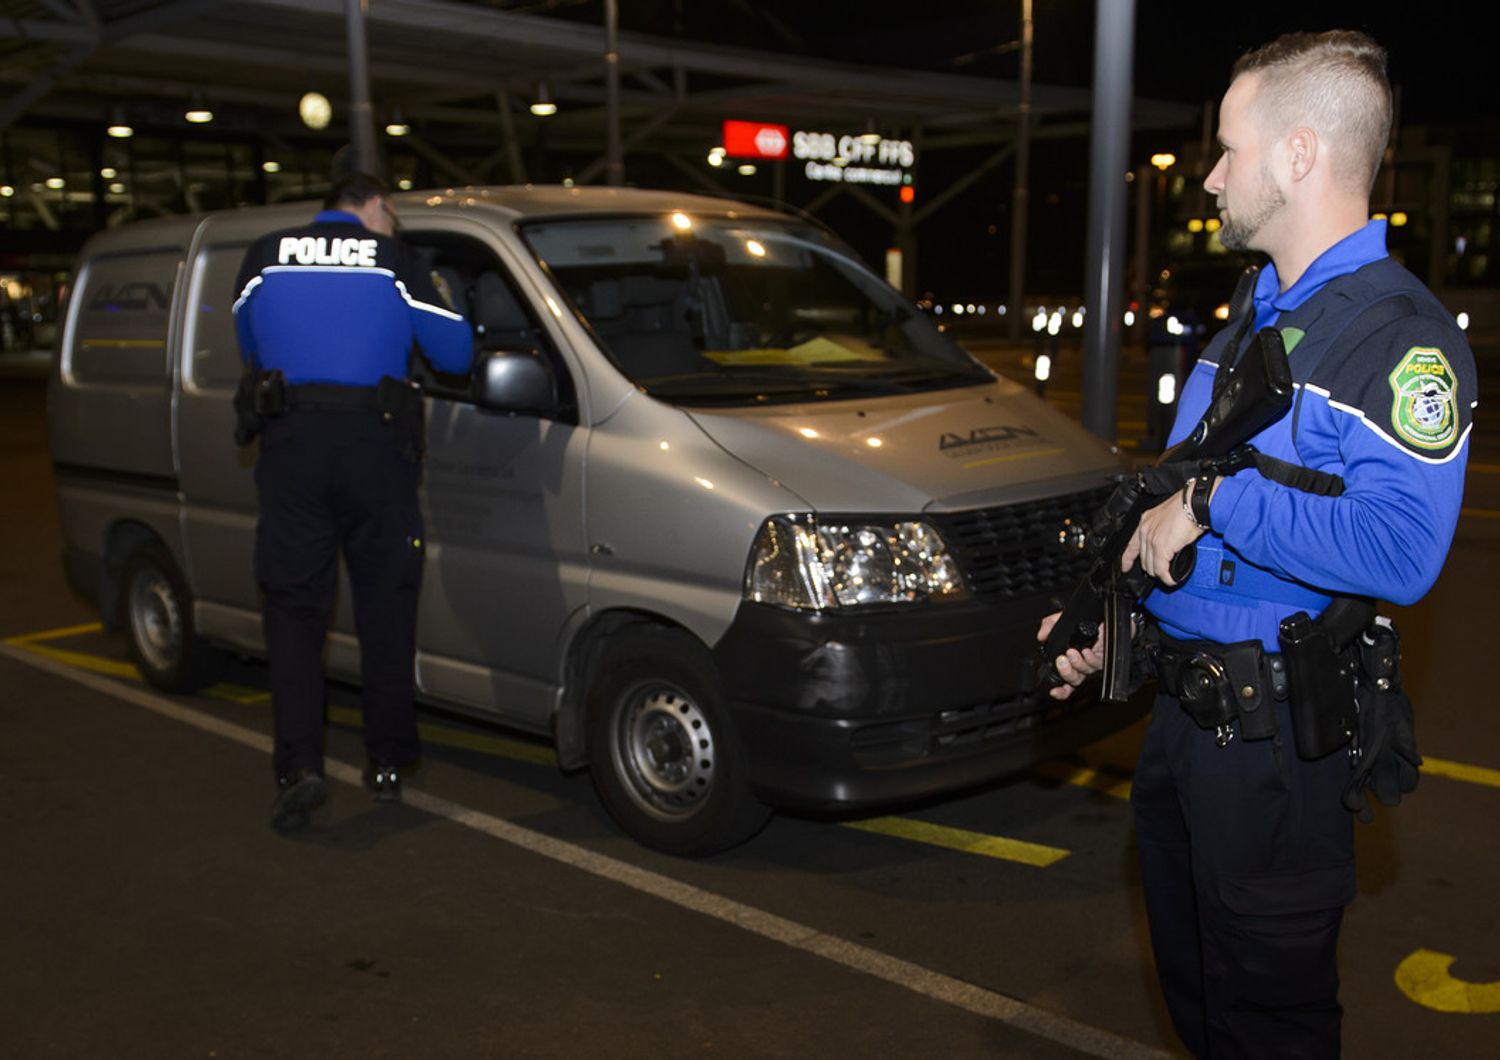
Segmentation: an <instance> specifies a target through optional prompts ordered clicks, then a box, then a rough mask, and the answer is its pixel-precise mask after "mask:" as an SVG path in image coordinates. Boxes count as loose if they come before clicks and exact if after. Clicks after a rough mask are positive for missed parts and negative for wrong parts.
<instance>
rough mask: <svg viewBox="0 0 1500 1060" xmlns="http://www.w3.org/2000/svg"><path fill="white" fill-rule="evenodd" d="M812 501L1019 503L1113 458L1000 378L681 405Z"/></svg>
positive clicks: (856, 507) (958, 505)
mask: <svg viewBox="0 0 1500 1060" xmlns="http://www.w3.org/2000/svg"><path fill="white" fill-rule="evenodd" d="M684 411H686V412H687V413H688V415H690V416H691V417H692V418H693V420H694V421H695V422H696V423H697V424H698V425H699V426H700V427H701V428H702V429H703V431H704V432H705V433H707V434H708V436H709V437H710V438H712V439H713V440H714V441H715V442H717V443H718V444H719V445H720V446H722V447H723V448H724V449H725V450H727V451H728V452H729V453H730V454H731V455H733V456H735V457H737V458H738V459H740V460H742V461H744V462H745V463H747V464H749V465H750V466H752V467H754V468H756V469H757V470H758V471H760V472H762V473H763V474H765V475H767V476H768V477H770V478H772V479H774V480H776V481H777V482H779V483H780V484H781V485H783V486H785V487H786V488H787V489H790V490H791V491H792V492H794V493H796V494H797V495H798V496H799V497H801V498H802V499H803V500H804V501H805V502H806V503H807V504H808V505H809V506H810V507H811V508H812V509H813V510H815V511H820V512H849V513H855V512H858V513H869V514H878V513H882V512H891V513H897V514H899V513H904V512H915V511H924V510H949V509H966V508H979V507H989V506H991V505H996V504H1009V503H1019V502H1024V501H1028V500H1034V499H1036V498H1038V497H1046V496H1052V495H1055V494H1059V493H1065V492H1071V491H1073V490H1080V489H1088V488H1091V487H1093V486H1098V485H1101V484H1103V482H1104V479H1105V477H1106V476H1108V475H1111V474H1114V473H1117V472H1119V471H1121V470H1123V468H1124V462H1123V461H1122V460H1121V459H1120V457H1119V456H1118V455H1117V454H1116V453H1115V452H1114V451H1113V450H1111V449H1110V448H1109V447H1107V446H1105V445H1104V444H1103V443H1102V442H1100V441H1099V439H1097V438H1095V437H1094V436H1093V435H1091V434H1089V433H1088V432H1086V431H1085V430H1083V428H1082V427H1080V426H1079V425H1078V424H1076V423H1074V422H1073V421H1072V420H1070V419H1068V418H1067V417H1066V416H1064V415H1062V414H1061V413H1059V412H1057V411H1056V410H1055V409H1052V408H1050V407H1049V406H1048V405H1046V404H1045V403H1044V402H1043V401H1042V400H1041V399H1039V398H1038V397H1036V395H1034V394H1032V393H1031V392H1030V391H1029V390H1027V389H1025V388H1024V387H1022V386H1020V385H1018V384H1016V383H1013V382H1011V381H1010V380H1007V379H996V380H995V381H994V382H993V383H987V384H981V385H979V386H973V387H964V388H962V389H958V390H941V391H927V392H921V393H914V394H903V395H900V396H892V397H879V398H859V399H854V400H849V401H838V402H830V401H822V402H810V403H806V404H798V405H777V406H772V407H762V408H753V409H733V410H724V409H701V408H698V409H685V410H684Z"/></svg>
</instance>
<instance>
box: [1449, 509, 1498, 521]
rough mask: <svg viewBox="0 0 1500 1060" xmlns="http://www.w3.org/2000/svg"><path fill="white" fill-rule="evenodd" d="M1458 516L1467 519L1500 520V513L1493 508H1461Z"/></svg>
mask: <svg viewBox="0 0 1500 1060" xmlns="http://www.w3.org/2000/svg"><path fill="white" fill-rule="evenodd" d="M1458 514H1459V515H1460V516H1462V517H1463V518H1465V519H1500V511H1496V510H1495V509H1493V508H1460V509H1459V510H1458Z"/></svg>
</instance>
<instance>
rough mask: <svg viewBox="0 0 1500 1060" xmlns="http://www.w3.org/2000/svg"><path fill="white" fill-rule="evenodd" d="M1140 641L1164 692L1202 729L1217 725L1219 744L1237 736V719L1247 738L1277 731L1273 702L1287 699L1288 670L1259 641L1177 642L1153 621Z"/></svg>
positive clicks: (1241, 731) (1149, 668)
mask: <svg viewBox="0 0 1500 1060" xmlns="http://www.w3.org/2000/svg"><path fill="white" fill-rule="evenodd" d="M1141 639H1143V640H1144V641H1145V642H1146V652H1145V655H1146V658H1147V660H1148V663H1147V668H1148V670H1151V671H1154V673H1155V675H1156V678H1157V680H1158V681H1159V682H1160V685H1161V688H1162V689H1163V691H1165V692H1167V693H1169V694H1170V695H1174V696H1176V697H1177V699H1178V701H1179V702H1180V703H1181V704H1182V709H1183V710H1185V711H1187V713H1188V716H1189V717H1191V718H1192V719H1193V721H1194V722H1195V723H1196V724H1197V725H1198V727H1199V728H1201V729H1213V730H1214V732H1215V738H1216V740H1217V741H1218V744H1219V746H1220V747H1223V746H1224V745H1225V744H1227V743H1228V742H1229V741H1230V740H1231V739H1233V738H1234V723H1235V722H1239V733H1240V736H1242V737H1243V738H1244V739H1246V740H1269V739H1270V738H1271V737H1273V736H1275V735H1276V731H1277V724H1276V708H1275V705H1274V704H1275V703H1276V702H1278V701H1280V700H1284V699H1286V698H1287V681H1286V670H1285V668H1284V667H1283V665H1282V662H1281V657H1280V656H1278V655H1272V654H1268V653H1267V652H1266V651H1265V650H1264V649H1263V648H1262V647H1261V645H1260V642H1259V641H1256V640H1242V641H1236V642H1235V643H1233V644H1216V643H1213V642H1211V641H1196V640H1177V639H1176V638H1174V637H1169V636H1167V635H1166V634H1165V633H1163V632H1161V630H1160V629H1159V628H1158V627H1157V626H1156V625H1155V624H1154V623H1152V624H1151V625H1150V626H1149V627H1148V628H1147V631H1146V632H1145V633H1144V634H1142V638H1141Z"/></svg>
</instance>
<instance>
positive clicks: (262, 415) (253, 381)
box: [234, 366, 286, 445]
mask: <svg viewBox="0 0 1500 1060" xmlns="http://www.w3.org/2000/svg"><path fill="white" fill-rule="evenodd" d="M285 411H286V377H285V376H283V375H282V374H281V370H280V369H279V368H278V369H272V370H271V371H269V372H267V371H262V370H261V369H259V368H256V367H254V366H246V368H245V371H244V373H243V374H241V375H240V382H239V385H238V386H237V387H235V388H234V444H235V445H249V444H250V443H251V442H253V441H254V440H255V436H256V435H258V434H260V432H261V431H262V430H264V429H265V426H266V420H267V419H268V418H269V417H272V416H279V415H281V414H282V413H283V412H285Z"/></svg>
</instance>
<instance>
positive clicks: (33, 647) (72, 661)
mask: <svg viewBox="0 0 1500 1060" xmlns="http://www.w3.org/2000/svg"><path fill="white" fill-rule="evenodd" d="M5 643H7V644H12V645H14V646H15V647H18V648H20V649H22V650H23V651H29V652H31V654H33V655H40V656H42V657H43V658H46V659H53V660H55V661H57V662H60V663H62V664H63V665H65V666H74V667H77V668H78V669H80V670H87V671H89V672H90V673H95V674H108V675H109V676H110V677H124V678H127V679H129V680H131V681H139V680H140V679H141V675H140V671H138V670H137V669H136V668H135V666H134V665H132V664H131V663H128V662H120V661H118V660H116V659H106V658H104V657H103V656H100V655H87V654H85V653H84V652H81V651H65V650H64V649H62V648H50V647H48V646H47V645H45V644H20V643H17V642H16V641H14V640H7V641H6V642H5Z"/></svg>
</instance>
